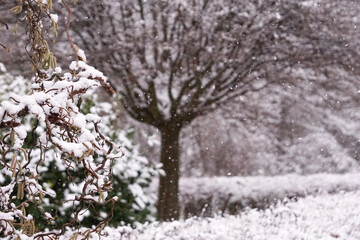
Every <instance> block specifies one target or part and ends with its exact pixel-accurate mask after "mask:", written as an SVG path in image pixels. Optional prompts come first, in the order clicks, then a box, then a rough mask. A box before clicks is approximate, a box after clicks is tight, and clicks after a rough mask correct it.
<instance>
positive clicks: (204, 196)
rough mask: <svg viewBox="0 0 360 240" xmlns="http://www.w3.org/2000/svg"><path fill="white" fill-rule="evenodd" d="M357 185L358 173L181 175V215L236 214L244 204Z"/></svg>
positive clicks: (262, 203) (255, 204) (262, 205)
mask: <svg viewBox="0 0 360 240" xmlns="http://www.w3.org/2000/svg"><path fill="white" fill-rule="evenodd" d="M357 189H360V174H359V173H349V174H344V175H340V174H315V175H308V176H299V175H283V176H273V177H270V176H269V177H266V176H254V177H216V178H184V179H181V181H180V192H181V198H182V201H181V203H182V210H183V216H185V217H189V216H194V215H196V216H211V215H212V214H214V213H219V212H226V213H230V214H236V213H238V212H240V211H241V210H243V209H244V208H246V207H250V208H259V209H263V208H266V207H268V206H269V205H271V204H274V203H276V202H277V201H278V200H282V199H284V198H293V199H297V198H299V197H305V196H307V195H317V194H320V193H337V192H341V191H353V190H357Z"/></svg>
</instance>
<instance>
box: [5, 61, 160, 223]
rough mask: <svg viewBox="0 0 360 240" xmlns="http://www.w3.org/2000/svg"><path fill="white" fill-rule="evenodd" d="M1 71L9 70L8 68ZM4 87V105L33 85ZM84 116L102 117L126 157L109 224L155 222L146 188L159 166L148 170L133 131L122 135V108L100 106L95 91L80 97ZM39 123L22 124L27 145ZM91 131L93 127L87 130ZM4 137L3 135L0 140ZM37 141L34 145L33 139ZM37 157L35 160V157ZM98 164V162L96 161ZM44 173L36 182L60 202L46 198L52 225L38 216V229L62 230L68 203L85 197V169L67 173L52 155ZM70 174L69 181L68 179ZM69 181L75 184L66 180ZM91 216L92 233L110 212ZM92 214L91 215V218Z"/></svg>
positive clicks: (9, 81) (116, 175) (15, 82)
mask: <svg viewBox="0 0 360 240" xmlns="http://www.w3.org/2000/svg"><path fill="white" fill-rule="evenodd" d="M1 66H2V69H3V70H5V68H4V66H3V65H1ZM0 84H1V85H2V86H4V87H3V88H2V89H1V90H0V101H3V100H6V99H8V98H9V97H10V95H11V94H13V93H17V94H26V91H27V89H29V87H30V81H29V80H26V79H24V78H23V77H21V76H19V77H13V76H11V75H10V74H8V73H6V72H3V73H0ZM81 102H82V103H81V106H80V110H81V111H82V113H84V114H96V115H100V116H101V117H102V121H101V122H100V123H99V124H98V128H99V130H100V132H101V133H102V134H104V135H106V136H109V137H110V138H111V140H112V141H113V142H114V143H116V144H117V145H119V146H121V150H122V151H123V153H124V156H123V157H122V158H121V159H117V160H116V161H114V163H113V176H112V177H113V180H112V182H113V189H112V190H110V191H109V196H110V197H114V196H116V197H117V198H118V199H119V201H117V202H115V203H114V206H113V207H114V208H113V211H114V214H113V217H112V220H111V221H110V224H111V225H112V226H117V225H121V224H134V223H136V222H144V221H146V220H152V215H151V213H152V212H151V210H152V207H153V206H154V204H155V200H156V197H155V194H145V193H144V188H146V187H148V186H149V184H150V182H151V180H152V178H153V177H154V176H156V175H158V174H159V172H160V171H159V169H158V167H159V166H150V164H149V162H148V160H147V159H146V158H144V157H142V156H140V155H139V151H138V147H137V146H135V145H133V143H132V142H131V140H130V138H131V135H132V132H131V131H124V130H122V129H121V128H119V127H118V126H116V124H117V119H116V116H117V114H116V112H117V111H118V109H119V107H118V106H117V105H116V102H114V103H113V104H110V103H107V102H100V100H99V96H98V94H97V92H95V91H89V93H88V94H86V95H84V96H83V97H82V101H81ZM35 122H36V121H35V119H33V118H26V119H25V121H24V124H25V126H26V128H27V129H28V131H29V132H28V135H29V136H31V137H28V138H27V141H26V142H25V145H26V146H27V147H31V142H32V141H34V140H36V138H37V137H38V136H39V134H36V132H35V134H31V132H30V130H31V129H33V127H34V126H33V125H34V123H35ZM88 128H89V129H92V130H94V129H93V127H92V126H88ZM1 133H2V131H0V134H1ZM33 137H34V138H35V139H32V138H33ZM34 156H35V157H39V156H37V155H33V156H32V157H34ZM95 158H96V157H95ZM41 167H42V170H43V173H42V174H41V175H40V176H39V178H38V181H39V183H40V184H41V185H42V186H43V187H47V188H49V189H52V190H53V191H54V192H55V193H56V198H51V197H50V198H49V197H47V196H45V197H44V199H45V202H44V204H43V209H44V210H45V211H46V212H49V213H50V214H51V215H52V216H53V217H54V219H53V222H52V224H51V225H49V226H47V220H46V219H44V218H42V217H41V216H39V215H37V214H36V210H33V211H31V210H30V212H31V213H34V219H35V221H36V222H37V223H38V225H37V227H38V228H40V229H41V230H43V228H45V227H48V228H59V227H60V226H62V224H64V223H66V221H67V219H69V218H70V217H71V214H72V213H73V211H74V207H73V204H72V202H71V201H70V202H66V201H67V200H69V199H71V198H74V196H75V195H76V194H80V193H81V187H82V186H81V182H82V179H84V177H85V176H84V169H83V168H82V167H78V168H77V169H71V168H70V169H66V167H65V166H64V165H63V162H62V160H60V159H59V158H57V157H56V156H53V155H51V153H49V154H48V159H47V161H46V162H44V163H43V164H42V165H41ZM69 174H70V175H69ZM69 176H71V179H68V177H69ZM0 182H1V184H3V183H5V178H4V175H3V174H2V173H1V172H0ZM89 210H90V211H89V213H84V215H83V221H82V226H87V227H91V226H92V225H94V224H97V223H99V222H100V221H101V219H102V218H104V217H108V216H109V215H110V214H111V208H110V207H109V206H107V207H106V206H105V207H100V206H99V207H97V209H96V211H93V209H91V208H90V209H89ZM90 213H91V214H90Z"/></svg>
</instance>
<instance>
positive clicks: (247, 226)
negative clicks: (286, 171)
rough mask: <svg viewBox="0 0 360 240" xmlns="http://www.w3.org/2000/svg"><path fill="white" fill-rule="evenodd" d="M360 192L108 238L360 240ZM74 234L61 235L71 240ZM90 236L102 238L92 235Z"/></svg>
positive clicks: (124, 230) (110, 232)
mask: <svg viewBox="0 0 360 240" xmlns="http://www.w3.org/2000/svg"><path fill="white" fill-rule="evenodd" d="M359 198H360V191H357V192H349V193H338V194H336V195H329V194H323V195H320V196H316V197H313V196H310V197H307V198H305V199H300V200H299V201H297V202H291V201H290V202H288V203H279V204H277V206H275V207H272V208H269V209H266V210H264V211H262V210H260V211H259V210H255V209H252V210H248V211H246V212H244V213H242V214H241V215H236V216H228V215H226V216H224V217H221V216H216V217H215V218H190V219H187V220H182V221H174V222H166V223H159V222H154V223H151V224H144V225H141V226H139V227H138V228H137V229H131V228H129V227H118V228H116V229H114V228H110V227H106V228H105V229H104V233H105V235H106V236H105V237H103V238H101V239H106V240H112V239H114V240H115V239H116V240H135V239H136V240H149V239H151V240H170V239H171V240H184V239H192V240H220V239H221V240H238V239H251V240H268V239H271V240H288V239H291V240H301V239H306V240H332V239H342V240H358V239H359V238H360V202H359ZM72 234H73V233H71V232H68V233H67V234H66V235H65V236H64V237H63V238H61V239H68V238H70V236H71V235H72ZM90 239H98V235H96V236H95V235H92V237H91V238H90Z"/></svg>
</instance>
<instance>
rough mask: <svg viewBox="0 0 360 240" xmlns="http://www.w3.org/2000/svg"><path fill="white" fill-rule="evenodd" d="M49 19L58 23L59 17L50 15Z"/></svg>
mask: <svg viewBox="0 0 360 240" xmlns="http://www.w3.org/2000/svg"><path fill="white" fill-rule="evenodd" d="M50 18H51V20H52V21H53V22H54V23H57V22H58V21H59V16H58V15H57V14H50Z"/></svg>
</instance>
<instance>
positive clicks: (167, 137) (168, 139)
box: [157, 126, 181, 221]
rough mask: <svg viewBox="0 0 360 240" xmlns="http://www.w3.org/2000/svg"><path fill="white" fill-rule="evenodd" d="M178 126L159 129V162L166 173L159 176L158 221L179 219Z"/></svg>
mask: <svg viewBox="0 0 360 240" xmlns="http://www.w3.org/2000/svg"><path fill="white" fill-rule="evenodd" d="M180 130H181V128H179V127H172V126H167V127H164V128H162V129H160V131H161V157H160V158H161V163H162V164H163V169H164V171H165V173H166V175H165V176H161V177H160V183H159V199H158V203H157V210H158V218H159V220H160V221H171V220H176V219H179V216H180V206H179V177H180V175H179V150H180V146H179V137H180Z"/></svg>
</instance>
